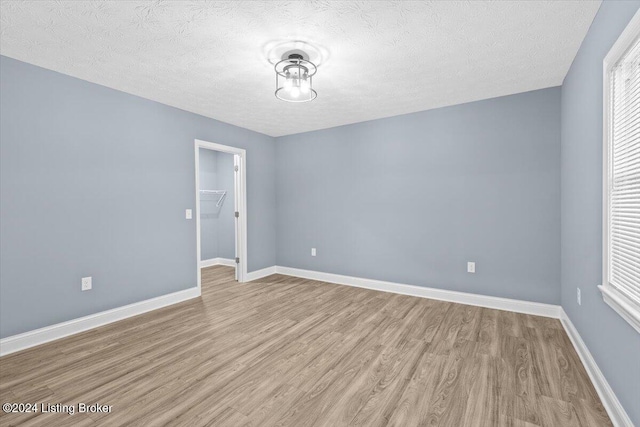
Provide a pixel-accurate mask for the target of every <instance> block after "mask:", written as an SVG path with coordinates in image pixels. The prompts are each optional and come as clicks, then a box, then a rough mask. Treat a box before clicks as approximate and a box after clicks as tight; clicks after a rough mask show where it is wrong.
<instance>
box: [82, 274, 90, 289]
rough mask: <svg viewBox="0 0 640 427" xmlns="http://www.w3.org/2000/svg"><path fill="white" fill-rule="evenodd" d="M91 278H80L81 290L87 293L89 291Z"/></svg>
mask: <svg viewBox="0 0 640 427" xmlns="http://www.w3.org/2000/svg"><path fill="white" fill-rule="evenodd" d="M91 286H92V285H91V277H83V278H82V290H83V291H88V290H91Z"/></svg>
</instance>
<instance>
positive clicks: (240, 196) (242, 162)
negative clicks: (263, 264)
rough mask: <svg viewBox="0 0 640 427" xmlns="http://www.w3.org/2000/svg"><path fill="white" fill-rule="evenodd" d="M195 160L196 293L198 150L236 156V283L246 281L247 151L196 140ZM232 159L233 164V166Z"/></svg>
mask: <svg viewBox="0 0 640 427" xmlns="http://www.w3.org/2000/svg"><path fill="white" fill-rule="evenodd" d="M194 147H195V159H196V181H195V186H196V189H195V194H196V257H197V259H196V268H197V272H198V291H199V292H200V291H201V289H202V274H201V272H200V257H201V242H200V149H201V148H204V149H207V150H213V151H220V152H223V153H228V154H234V155H236V156H238V164H237V166H238V171H237V172H236V173H234V187H235V188H234V189H235V191H234V205H235V206H236V209H237V212H238V213H239V217H238V220H237V223H236V233H235V234H236V256H237V257H238V258H240V262H239V263H238V266H237V270H236V271H237V280H238V282H241V283H242V282H245V281H246V279H247V168H246V165H247V151H246V150H244V149H242V148H236V147H231V146H228V145H222V144H217V143H215V142H208V141H202V140H199V139H196V140H195V142H194ZM235 163H236V162H235V159H234V164H235Z"/></svg>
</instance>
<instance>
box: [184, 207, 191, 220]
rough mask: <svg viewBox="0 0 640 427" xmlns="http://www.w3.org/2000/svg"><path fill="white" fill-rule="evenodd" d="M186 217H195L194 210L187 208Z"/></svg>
mask: <svg viewBox="0 0 640 427" xmlns="http://www.w3.org/2000/svg"><path fill="white" fill-rule="evenodd" d="M184 217H185V218H186V219H191V218H193V212H192V211H191V209H187V210H185V211H184Z"/></svg>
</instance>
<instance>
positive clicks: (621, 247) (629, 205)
mask: <svg viewBox="0 0 640 427" xmlns="http://www.w3.org/2000/svg"><path fill="white" fill-rule="evenodd" d="M611 109H612V111H611V143H610V147H609V159H610V162H611V163H610V166H609V173H610V176H609V221H610V225H609V258H610V260H609V262H610V267H609V283H610V284H611V285H613V286H615V287H616V288H618V290H620V291H621V292H623V293H625V294H627V295H628V296H629V297H631V298H633V299H634V300H635V301H636V302H637V303H638V305H639V306H640V39H637V40H635V42H634V44H633V45H632V47H631V49H629V51H628V52H627V53H626V54H625V55H624V56H623V57H622V59H621V60H620V61H619V62H618V63H617V64H616V65H615V66H614V68H613V69H612V70H611Z"/></svg>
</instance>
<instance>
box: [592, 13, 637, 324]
mask: <svg viewBox="0 0 640 427" xmlns="http://www.w3.org/2000/svg"><path fill="white" fill-rule="evenodd" d="M638 37H640V10H639V11H638V12H636V14H635V15H634V16H633V18H632V19H631V21H630V22H629V24H628V25H627V27H626V28H625V30H624V31H623V32H622V34H620V37H618V40H617V41H616V42H615V43H614V44H613V46H612V47H611V50H609V53H608V54H607V56H606V57H605V58H604V61H603V91H602V100H603V108H602V112H603V128H602V131H603V144H602V145H603V161H602V285H600V286H598V288H599V289H600V291H601V292H602V297H603V299H604V301H605V303H607V304H608V305H609V306H610V307H611V308H612V309H613V310H615V311H616V312H617V313H618V314H619V315H620V316H622V318H623V319H625V320H626V321H627V322H628V323H629V324H630V325H631V326H633V327H634V328H635V330H636V331H637V332H638V333H640V304H638V303H637V302H635V301H634V300H632V299H631V298H629V297H628V296H627V295H626V294H625V293H623V292H621V291H620V290H618V289H617V288H616V287H615V286H613V285H611V284H610V283H609V270H610V262H609V261H610V254H609V212H610V206H609V201H610V194H609V183H610V178H611V177H610V170H609V169H610V161H609V160H610V158H609V154H610V148H611V143H612V141H611V129H610V127H611V125H612V120H611V108H612V107H611V95H612V93H611V70H612V68H613V67H614V66H615V65H616V64H617V63H618V61H619V60H620V59H621V58H622V57H623V56H624V54H625V53H626V52H627V51H628V50H629V48H631V46H632V44H633V43H634V42H635V41H636V40H637V39H638Z"/></svg>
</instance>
